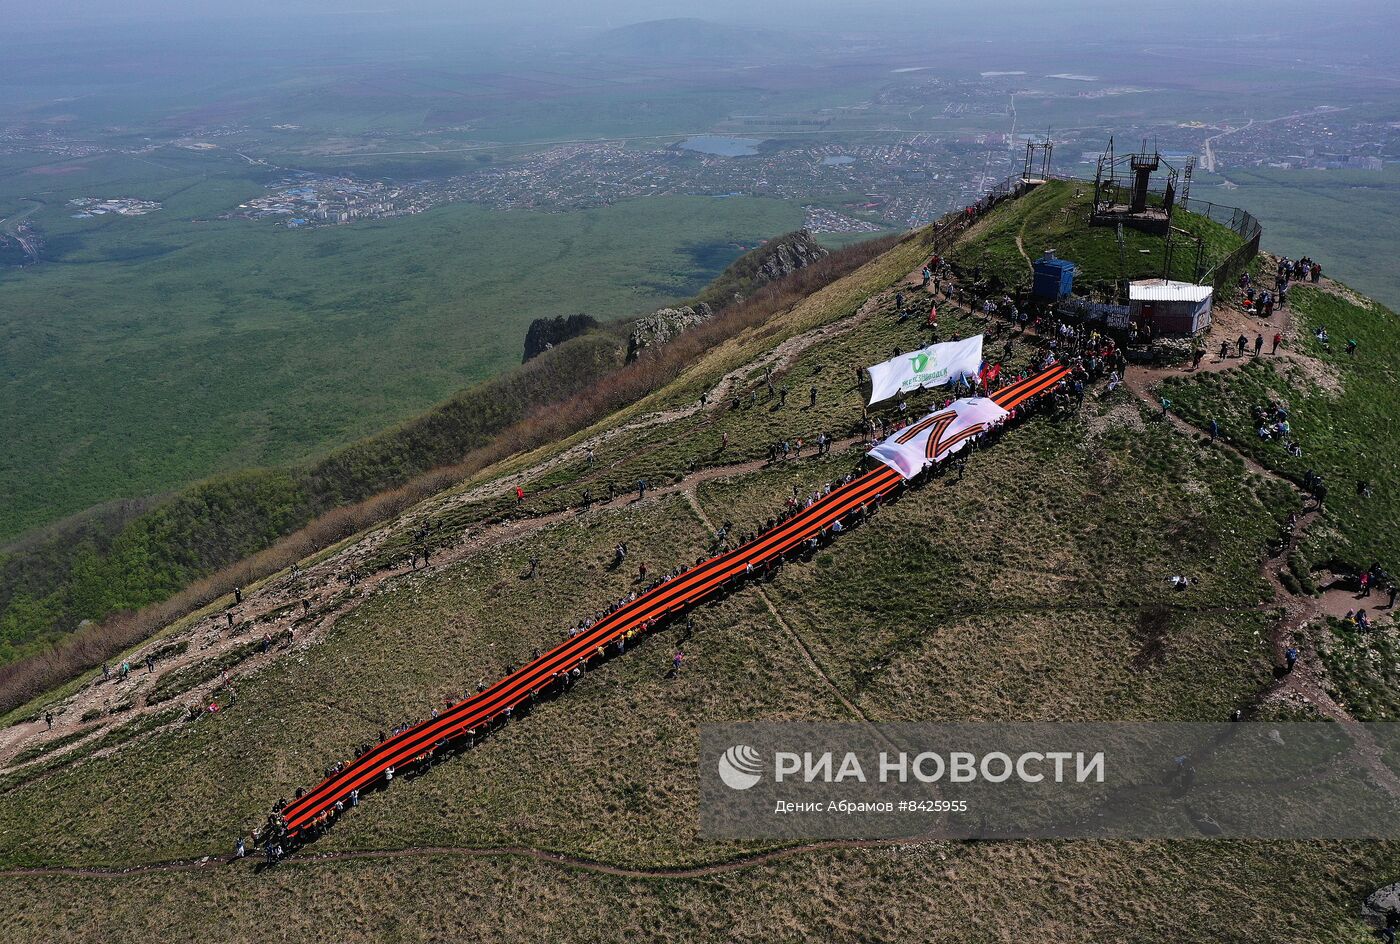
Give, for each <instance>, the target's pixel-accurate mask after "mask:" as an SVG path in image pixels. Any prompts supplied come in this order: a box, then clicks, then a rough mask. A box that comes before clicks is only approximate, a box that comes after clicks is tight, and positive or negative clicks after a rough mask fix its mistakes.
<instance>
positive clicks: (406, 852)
mask: <svg viewBox="0 0 1400 944" xmlns="http://www.w3.org/2000/svg"><path fill="white" fill-rule="evenodd" d="M935 841H937V840H918V839H902V840H896V839H828V840H822V841H820V842H809V843H803V844H801V845H796V846H785V847H783V848H781V849H770V850H768V851H766V852H753V853H746V854H743V855H738V856H735V857H734V858H731V859H719V860H716V861H713V862H708V863H704V864H701V865H689V866H669V867H668V866H657V867H654V868H637V867H633V866H625V865H612V864H609V863H607V862H601V861H599V860H597V859H588V858H584V857H581V856H571V855H565V854H564V853H561V852H552V851H550V850H548V849H537V848H535V847H533V846H408V847H406V848H403V849H382V850H374V849H366V850H358V851H350V852H327V853H320V854H312V853H301V854H296V855H291V856H288V857H287V858H285V859H283V860H282V861H281V862H279V863H278V864H277V866H276V867H277V868H279V869H283V868H306V867H309V866H315V865H319V864H322V863H329V862H343V861H347V860H353V859H402V858H410V857H417V856H460V857H464V858H472V859H495V858H528V859H533V860H535V861H537V862H545V863H548V864H550V865H557V866H561V867H563V868H568V869H579V870H582V871H585V872H594V873H596V874H599V875H609V876H614V877H618V878H643V879H645V878H704V877H706V876H711V875H723V874H725V873H729V872H738V871H741V870H743V869H751V868H754V867H756V866H760V865H766V864H768V863H770V862H776V861H779V860H781V859H786V858H791V857H793V856H800V855H808V854H810V853H813V852H822V851H826V850H831V849H876V848H901V849H903V848H909V847H913V846H922V845H925V844H928V843H930V842H935ZM261 864H262V860H260V859H258V858H256V857H252V856H250V857H248V858H245V859H235V858H232V857H228V856H203V857H201V858H198V859H180V860H176V861H169V862H151V863H146V864H142V865H133V866H129V867H127V868H113V869H102V868H84V867H79V866H49V867H44V866H40V867H35V868H25V869H3V870H0V878H9V877H20V876H36V875H72V876H83V877H89V878H123V877H126V876H132V875H146V874H150V873H154V872H192V871H197V870H200V869H211V868H218V867H220V866H229V865H242V866H243V867H244V868H258V867H259V866H260V865H261Z"/></svg>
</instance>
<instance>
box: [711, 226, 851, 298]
mask: <svg viewBox="0 0 1400 944" xmlns="http://www.w3.org/2000/svg"><path fill="white" fill-rule="evenodd" d="M826 254H827V251H826V250H825V249H824V248H822V246H821V244H819V243H818V242H817V241H816V240H815V239H814V238H813V237H812V234H811V233H809V232H807V231H806V230H805V229H800V230H797V231H796V232H792V233H787V234H786V235H783V236H779V237H778V238H777V239H771V240H769V241H768V242H766V243H764V244H763V245H762V246H759V247H758V248H757V249H754V250H751V251H750V252H746V253H744V255H742V256H740V257H739V258H738V259H735V260H734V261H733V262H732V263H730V265H729V267H728V268H727V269H725V270H724V271H723V272H722V273H720V276H719V278H717V279H715V280H714V282H712V283H710V287H709V288H707V289H706V290H705V291H704V293H703V294H702V295H701V296H700V300H701V301H703V302H706V303H708V304H710V305H713V306H714V307H715V308H726V307H728V306H729V305H733V304H735V303H737V302H741V301H743V300H744V299H745V298H747V297H748V296H749V295H751V294H752V293H753V291H754V290H755V289H757V288H759V287H760V286H762V285H765V284H767V283H768V282H772V281H774V280H776V279H781V278H783V277H785V276H788V275H791V274H792V273H794V272H796V271H797V270H799V269H805V268H806V267H807V266H809V265H811V264H812V263H814V262H816V261H817V260H818V259H821V258H822V257H823V256H825V255H826Z"/></svg>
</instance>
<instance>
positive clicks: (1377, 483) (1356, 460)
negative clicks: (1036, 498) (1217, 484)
mask: <svg viewBox="0 0 1400 944" xmlns="http://www.w3.org/2000/svg"><path fill="white" fill-rule="evenodd" d="M1289 299H1290V304H1292V305H1293V306H1294V316H1295V317H1296V318H1297V319H1298V320H1299V332H1298V333H1299V336H1300V337H1301V338H1303V339H1304V341H1303V342H1302V343H1304V344H1305V345H1307V347H1308V353H1310V354H1312V355H1314V356H1316V357H1317V358H1319V359H1320V360H1321V361H1322V362H1323V364H1324V365H1325V367H1326V370H1327V371H1328V373H1329V375H1330V378H1331V380H1330V381H1329V382H1328V384H1327V386H1323V385H1321V384H1319V383H1318V381H1317V379H1316V378H1315V377H1313V376H1312V375H1311V374H1308V373H1304V372H1303V371H1301V370H1298V369H1296V368H1293V369H1289V368H1280V367H1276V366H1275V365H1274V363H1273V362H1271V361H1269V360H1268V359H1267V358H1264V359H1261V360H1260V361H1257V362H1255V363H1252V364H1250V365H1249V366H1248V367H1246V368H1245V369H1244V370H1242V371H1237V372H1232V373H1230V374H1212V375H1201V376H1198V377H1196V378H1194V379H1191V380H1182V381H1174V382H1172V383H1170V384H1169V385H1168V389H1169V391H1170V392H1169V393H1168V394H1167V395H1168V396H1169V397H1171V398H1172V400H1173V402H1174V403H1175V404H1176V405H1177V406H1178V408H1179V409H1180V410H1181V411H1182V412H1183V415H1185V416H1187V417H1188V418H1190V419H1191V420H1192V421H1193V422H1195V423H1197V424H1199V425H1202V426H1204V425H1206V424H1208V423H1209V421H1210V419H1211V418H1214V419H1215V420H1216V421H1217V422H1218V423H1219V424H1220V427H1221V430H1222V432H1223V434H1224V435H1225V436H1227V437H1228V438H1229V439H1230V440H1231V441H1232V442H1233V443H1234V444H1235V445H1236V446H1237V447H1238V448H1240V449H1242V450H1243V451H1244V452H1246V453H1247V454H1249V455H1250V456H1252V457H1253V458H1254V459H1256V460H1257V461H1258V462H1260V463H1261V464H1263V465H1264V466H1266V467H1267V468H1270V469H1273V470H1274V471H1276V472H1278V473H1280V474H1281V475H1284V476H1287V477H1288V478H1290V479H1293V480H1294V481H1296V482H1299V483H1301V481H1302V479H1303V476H1304V473H1305V471H1306V470H1307V469H1308V468H1312V469H1314V470H1316V471H1318V472H1320V473H1322V475H1323V476H1324V477H1325V478H1326V480H1327V482H1328V494H1327V502H1326V510H1325V512H1324V516H1323V520H1322V521H1321V522H1319V523H1318V524H1315V525H1314V526H1313V527H1312V528H1310V529H1309V531H1308V537H1307V540H1306V541H1305V542H1304V543H1303V546H1302V547H1301V548H1300V553H1299V554H1298V555H1296V556H1295V558H1294V560H1293V562H1292V566H1293V570H1294V571H1295V572H1296V573H1298V574H1300V575H1302V576H1304V578H1305V579H1308V578H1309V574H1310V572H1311V571H1312V569H1313V568H1321V567H1331V568H1333V569H1335V570H1336V571H1338V572H1340V573H1348V572H1352V573H1354V572H1356V571H1358V570H1360V569H1362V568H1365V567H1368V566H1370V565H1371V564H1372V563H1373V562H1378V563H1380V565H1381V566H1382V567H1383V568H1385V569H1386V570H1388V571H1389V572H1390V573H1392V574H1395V573H1400V535H1397V533H1396V529H1395V527H1394V522H1395V521H1396V520H1397V519H1400V491H1397V489H1396V486H1395V482H1396V471H1397V469H1400V439H1397V438H1396V435H1395V409H1394V403H1395V379H1396V374H1397V370H1400V333H1397V328H1400V323H1397V318H1396V315H1395V313H1394V312H1392V311H1390V310H1389V309H1387V308H1385V307H1383V306H1381V305H1378V304H1375V303H1372V302H1369V301H1366V300H1364V299H1359V298H1357V299H1356V300H1355V302H1356V303H1354V302H1353V301H1350V300H1347V299H1344V298H1340V297H1338V296H1336V295H1333V294H1330V293H1327V292H1324V291H1319V290H1317V289H1314V288H1309V287H1305V286H1298V287H1295V288H1293V289H1292V290H1290V292H1289ZM1319 326H1326V328H1327V330H1328V333H1329V334H1330V335H1331V337H1332V338H1333V339H1334V340H1333V343H1332V351H1330V352H1329V351H1325V350H1323V349H1321V347H1320V346H1319V345H1318V344H1316V343H1315V342H1314V341H1313V340H1312V332H1313V330H1314V329H1316V328H1317V327H1319ZM1347 338H1355V339H1356V340H1357V341H1358V343H1359V347H1358V349H1357V356H1356V357H1355V358H1349V357H1347V355H1346V354H1345V353H1344V345H1345V343H1346V339H1347ZM1270 400H1276V401H1282V402H1283V403H1285V404H1287V406H1288V409H1289V413H1290V416H1289V420H1290V425H1291V426H1292V428H1293V434H1294V437H1295V438H1296V439H1297V440H1298V442H1299V443H1300V444H1301V445H1302V447H1303V455H1302V457H1301V458H1294V457H1292V456H1290V455H1288V454H1287V453H1286V452H1285V451H1284V449H1283V447H1282V446H1281V445H1279V444H1278V443H1276V442H1271V441H1266V440H1261V439H1259V437H1258V436H1257V435H1256V433H1255V431H1254V427H1253V425H1252V423H1251V418H1250V412H1249V411H1250V407H1251V406H1252V405H1253V404H1264V403H1266V402H1268V401H1270ZM1360 478H1365V479H1368V480H1369V481H1370V482H1371V485H1372V489H1373V491H1372V495H1371V497H1370V498H1363V497H1361V496H1360V495H1358V494H1357V490H1356V482H1357V480H1358V479H1360ZM1384 599H1385V598H1384V595H1383V594H1381V595H1377V596H1374V597H1373V598H1372V599H1371V600H1370V601H1364V602H1359V603H1358V604H1357V605H1358V606H1369V607H1370V608H1371V609H1372V615H1373V616H1375V617H1377V618H1379V617H1380V616H1381V615H1382V614H1383V613H1384V612H1385V611H1383V610H1379V609H1376V607H1378V606H1379V605H1380V604H1382V603H1383V602H1384ZM1386 622H1387V623H1389V622H1390V621H1388V620H1387V621H1386ZM1315 635H1316V636H1317V639H1318V642H1319V643H1320V645H1321V648H1322V651H1323V655H1324V658H1325V659H1326V660H1327V663H1328V666H1329V668H1330V670H1331V671H1330V675H1331V679H1332V682H1333V684H1334V685H1336V686H1337V697H1338V700H1339V701H1340V702H1342V703H1343V704H1345V705H1347V706H1348V707H1349V708H1350V709H1351V710H1352V711H1353V712H1354V713H1355V714H1356V715H1357V716H1358V717H1361V718H1363V719H1366V720H1377V721H1380V720H1391V719H1394V718H1395V717H1397V716H1400V695H1397V693H1396V687H1395V684H1394V681H1395V675H1394V673H1395V653H1396V652H1397V651H1400V634H1397V631H1396V629H1395V627H1394V626H1393V625H1388V626H1386V627H1385V628H1383V629H1377V630H1376V631H1375V632H1373V633H1370V634H1361V633H1357V632H1356V630H1355V628H1354V627H1349V626H1345V625H1342V624H1334V626H1333V631H1332V632H1328V633H1317V634H1315Z"/></svg>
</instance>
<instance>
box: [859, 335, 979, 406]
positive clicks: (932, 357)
mask: <svg viewBox="0 0 1400 944" xmlns="http://www.w3.org/2000/svg"><path fill="white" fill-rule="evenodd" d="M981 367H982V335H980V334H978V335H974V336H972V337H970V338H963V339H962V340H961V341H945V342H943V343H942V344H930V345H929V346H928V347H925V348H920V349H919V350H917V351H912V352H910V353H908V354H901V355H899V356H898V357H892V358H890V359H889V360H887V361H885V362H884V363H883V364H876V365H875V366H874V367H872V368H870V387H871V389H870V402H871V403H879V402H880V401H881V400H888V399H889V398H890V397H892V396H894V395H895V394H897V393H908V392H910V391H911V390H918V389H920V388H922V387H938V386H942V385H943V384H945V383H948V382H949V381H952V380H957V379H958V378H959V377H962V376H965V375H970V376H973V377H976V376H977V371H978V370H980V369H981Z"/></svg>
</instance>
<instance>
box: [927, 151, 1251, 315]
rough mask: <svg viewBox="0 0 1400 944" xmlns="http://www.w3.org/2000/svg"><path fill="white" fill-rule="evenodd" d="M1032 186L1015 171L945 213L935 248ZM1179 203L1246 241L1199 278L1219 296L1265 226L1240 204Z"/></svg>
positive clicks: (943, 246) (945, 245)
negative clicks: (964, 204)
mask: <svg viewBox="0 0 1400 944" xmlns="http://www.w3.org/2000/svg"><path fill="white" fill-rule="evenodd" d="M1048 177H1049V179H1053V180H1066V181H1072V182H1074V183H1081V184H1092V183H1093V181H1091V180H1086V179H1085V178H1083V177H1074V176H1070V175H1066V174H1049V175H1048ZM1030 189H1031V188H1030V186H1029V185H1028V184H1027V183H1026V181H1025V180H1024V179H1023V178H1022V177H1021V175H1020V174H1012V175H1011V176H1009V177H1006V178H1004V179H1002V180H1000V181H998V182H997V183H995V184H993V185H992V186H991V187H990V188H989V189H988V190H987V192H986V193H985V194H983V195H982V198H981V199H980V200H978V201H977V202H976V203H973V204H971V205H969V206H967V207H964V208H963V209H961V210H957V211H954V212H952V213H949V214H947V215H945V216H943V217H942V218H941V219H939V220H938V221H937V222H936V223H934V224H933V238H932V244H933V249H934V251H935V252H938V253H942V252H944V251H946V250H947V249H948V248H949V247H951V246H952V244H953V242H954V241H955V240H956V239H957V238H958V237H959V236H961V235H962V234H963V233H964V232H966V231H967V230H968V229H969V228H971V226H972V225H973V224H974V223H976V222H977V221H978V220H980V219H981V218H982V217H984V216H986V215H987V213H988V212H989V211H991V210H992V209H993V208H995V207H996V206H998V205H999V204H1001V203H1003V202H1005V201H1007V200H1015V199H1018V198H1020V197H1022V196H1024V195H1025V194H1026V193H1028V192H1029V191H1030ZM1177 205H1178V206H1180V207H1181V208H1182V209H1183V210H1187V211H1188V212H1191V213H1195V214H1197V215H1199V216H1204V217H1206V218H1207V219H1209V220H1212V221H1213V222H1216V223H1219V224H1220V225H1222V226H1225V227H1228V228H1229V229H1230V230H1232V231H1233V232H1234V233H1235V234H1236V235H1238V236H1239V237H1241V238H1242V239H1243V240H1244V244H1243V245H1241V246H1239V247H1238V248H1236V249H1234V250H1233V251H1232V252H1230V254H1229V255H1227V256H1226V257H1225V258H1224V259H1222V260H1220V261H1219V262H1218V263H1216V264H1215V265H1214V266H1212V267H1211V268H1209V269H1207V270H1206V271H1205V273H1203V274H1202V275H1201V276H1200V278H1198V279H1197V282H1198V283H1199V284H1202V285H1204V284H1205V283H1206V282H1207V281H1209V282H1210V284H1211V285H1212V286H1213V287H1214V289H1215V294H1216V296H1217V297H1219V296H1220V295H1221V294H1223V293H1224V292H1226V291H1228V290H1229V289H1230V288H1232V287H1233V286H1234V284H1235V280H1236V279H1238V278H1239V276H1240V273H1241V272H1243V271H1244V270H1245V269H1246V268H1248V267H1249V264H1250V263H1251V262H1253V261H1254V258H1255V257H1256V256H1257V255H1259V243H1260V239H1261V238H1262V237H1263V235H1264V227H1263V226H1261V225H1260V224H1259V221H1258V220H1257V219H1255V218H1254V215H1253V214H1251V213H1250V212H1249V211H1247V210H1242V209H1240V208H1239V207H1232V206H1225V205H1223V204H1219V203H1212V202H1210V201H1209V200H1191V199H1186V200H1182V201H1181V202H1180V203H1179V204H1177Z"/></svg>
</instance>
